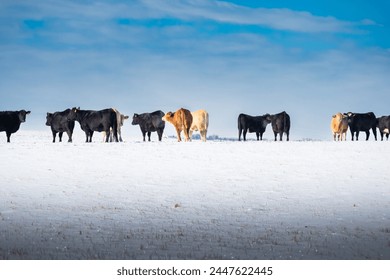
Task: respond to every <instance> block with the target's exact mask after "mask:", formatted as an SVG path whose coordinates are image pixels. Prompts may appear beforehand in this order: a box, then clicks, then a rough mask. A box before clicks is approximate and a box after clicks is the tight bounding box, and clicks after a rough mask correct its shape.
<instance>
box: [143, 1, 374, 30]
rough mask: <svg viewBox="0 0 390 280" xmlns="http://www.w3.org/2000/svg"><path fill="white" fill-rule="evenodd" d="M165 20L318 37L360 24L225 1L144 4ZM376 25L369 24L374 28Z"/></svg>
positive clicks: (148, 2)
mask: <svg viewBox="0 0 390 280" xmlns="http://www.w3.org/2000/svg"><path fill="white" fill-rule="evenodd" d="M142 2H143V3H144V4H145V5H146V6H148V7H149V8H151V9H153V10H155V11H160V12H161V15H163V16H170V17H176V18H181V19H184V20H191V19H194V18H197V19H207V20H214V21H218V22H224V23H231V24H245V25H259V26H264V27H268V28H271V29H276V30H284V31H293V32H304V33H319V32H336V33H353V32H356V30H355V29H356V27H357V25H358V23H352V22H348V21H342V20H338V19H336V18H334V17H330V16H329V17H321V16H315V15H312V14H311V13H309V12H302V11H294V10H290V9H266V8H249V7H244V6H239V5H235V4H231V3H228V2H223V1H208V0H172V1H164V0H142ZM372 23H373V22H370V24H372Z"/></svg>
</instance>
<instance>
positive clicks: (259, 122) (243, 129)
mask: <svg viewBox="0 0 390 280" xmlns="http://www.w3.org/2000/svg"><path fill="white" fill-rule="evenodd" d="M268 117H269V114H265V115H263V116H249V115H246V114H240V115H239V116H238V141H241V134H243V136H244V141H246V133H247V132H248V131H249V133H252V132H256V137H257V141H258V140H259V137H260V140H263V133H264V132H265V128H266V127H267V125H268V124H269V123H270V121H268Z"/></svg>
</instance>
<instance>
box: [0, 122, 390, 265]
mask: <svg viewBox="0 0 390 280" xmlns="http://www.w3.org/2000/svg"><path fill="white" fill-rule="evenodd" d="M3 134H4V133H1V134H0V153H1V160H0V172H1V181H0V259H390V172H389V162H388V156H389V155H390V143H389V142H386V141H384V142H380V141H378V142H374V141H369V142H365V141H359V142H351V141H347V142H342V143H335V142H331V141H312V142H310V141H304V142H300V141H291V142H277V143H275V142H273V141H263V142H256V141H248V142H245V143H244V142H237V141H209V142H207V143H201V142H200V141H199V140H198V141H193V142H191V143H177V142H176V141H175V140H174V139H167V138H165V139H163V142H161V143H158V142H156V135H155V134H153V136H152V137H153V140H154V142H151V143H143V142H140V141H139V140H140V139H141V136H139V137H137V138H127V139H125V140H126V142H124V143H101V137H100V135H99V134H97V135H95V136H94V143H88V144H86V143H84V142H83V141H84V136H83V134H82V133H79V134H77V133H76V135H75V137H74V143H66V141H67V136H66V135H64V139H65V142H63V143H55V144H53V143H51V135H50V132H49V129H48V131H44V132H38V131H37V132H33V131H23V129H21V130H20V131H19V132H18V133H16V134H14V135H13V136H12V137H11V141H12V143H10V144H7V143H6V140H5V135H3Z"/></svg>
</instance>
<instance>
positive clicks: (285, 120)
mask: <svg viewBox="0 0 390 280" xmlns="http://www.w3.org/2000/svg"><path fill="white" fill-rule="evenodd" d="M283 132H285V133H287V113H286V112H283ZM283 132H282V133H283Z"/></svg>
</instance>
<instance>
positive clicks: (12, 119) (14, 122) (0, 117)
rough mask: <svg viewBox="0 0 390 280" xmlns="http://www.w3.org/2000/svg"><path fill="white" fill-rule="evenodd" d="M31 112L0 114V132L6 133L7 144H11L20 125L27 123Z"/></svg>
mask: <svg viewBox="0 0 390 280" xmlns="http://www.w3.org/2000/svg"><path fill="white" fill-rule="evenodd" d="M30 113H31V112H30V111H26V110H20V111H3V112H0V131H5V133H6V135H7V142H8V143H9V142H11V134H12V133H15V132H17V131H18V130H19V127H20V124H21V123H22V122H25V121H26V115H28V114H30Z"/></svg>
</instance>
